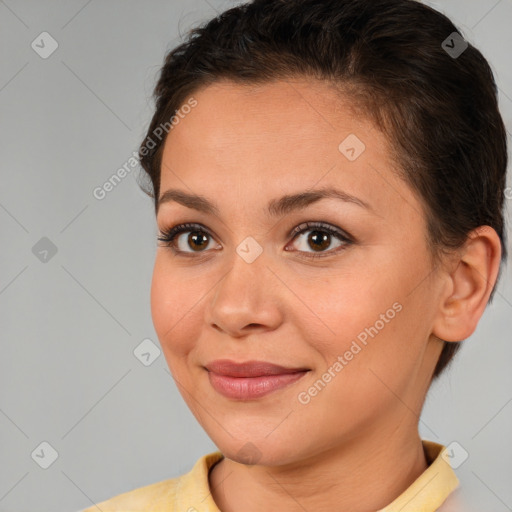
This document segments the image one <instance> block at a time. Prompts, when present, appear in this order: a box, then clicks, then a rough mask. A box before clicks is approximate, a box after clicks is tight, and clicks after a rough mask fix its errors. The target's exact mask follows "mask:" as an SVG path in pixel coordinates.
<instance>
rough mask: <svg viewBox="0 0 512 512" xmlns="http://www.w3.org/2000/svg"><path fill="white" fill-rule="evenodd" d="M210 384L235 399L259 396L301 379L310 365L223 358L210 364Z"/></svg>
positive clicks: (250, 398) (207, 367)
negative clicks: (236, 360) (296, 365)
mask: <svg viewBox="0 0 512 512" xmlns="http://www.w3.org/2000/svg"><path fill="white" fill-rule="evenodd" d="M206 369H207V370H208V378H209V380H210V384H211V386H212V387H213V389H215V391H217V392H218V393H220V394H221V395H223V396H225V397H227V398H230V399H234V400H255V399H258V398H261V397H263V396H265V395H268V394H269V393H272V392H274V391H277V390H279V389H282V388H285V387H287V386H289V385H291V384H293V383H294V382H296V381H298V380H299V379H301V378H302V377H303V376H304V375H306V373H307V372H308V371H309V368H289V367H284V366H280V365H276V364H272V363H268V362H266V361H246V362H244V363H235V362H234V361H230V360H228V359H219V360H217V361H213V362H212V363H209V364H208V365H206Z"/></svg>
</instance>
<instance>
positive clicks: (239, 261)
mask: <svg viewBox="0 0 512 512" xmlns="http://www.w3.org/2000/svg"><path fill="white" fill-rule="evenodd" d="M248 261H250V259H248V260H245V259H244V258H243V257H241V256H239V254H237V253H235V254H234V255H233V259H232V266H231V268H230V269H229V270H228V271H227V272H226V273H225V274H224V276H223V277H222V278H221V279H220V281H219V282H218V283H217V284H216V285H215V286H214V289H213V291H212V293H211V294H209V295H207V297H206V300H207V306H206V309H205V315H206V318H205V320H206V322H207V324H208V325H210V326H212V327H213V328H215V329H217V330H220V331H222V332H224V333H226V334H228V335H230V336H232V337H242V336H244V335H247V334H249V333H253V332H254V331H255V330H260V331H266V330H274V329H276V328H277V327H278V326H279V325H280V323H281V322H282V318H283V312H282V306H283V304H284V300H285V297H284V291H283V284H282V283H281V281H280V280H279V279H278V278H277V277H276V275H275V274H276V272H275V270H273V269H272V270H271V269H270V268H269V266H268V263H269V261H268V258H266V257H265V255H264V253H262V254H260V255H259V256H258V257H257V258H256V259H255V260H254V261H252V262H250V263H249V262H248ZM230 263H231V261H230Z"/></svg>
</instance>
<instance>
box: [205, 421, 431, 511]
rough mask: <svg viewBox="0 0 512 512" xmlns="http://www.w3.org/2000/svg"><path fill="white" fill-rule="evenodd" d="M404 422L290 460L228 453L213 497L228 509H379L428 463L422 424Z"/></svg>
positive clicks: (213, 475)
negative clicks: (242, 460)
mask: <svg viewBox="0 0 512 512" xmlns="http://www.w3.org/2000/svg"><path fill="white" fill-rule="evenodd" d="M403 425H404V423H403V422H402V423H400V424H399V426H398V427H396V425H395V426H394V427H393V428H388V429H386V430H387V431H383V430H382V429H376V428H373V429H372V431H371V432H365V433H364V434H360V435H359V436H358V438H357V439H351V440H350V442H349V443H346V445H345V446H342V447H329V448H328V449H326V450H324V451H322V452H320V453H317V454H315V455H313V456H311V457H309V458H308V459H306V460H304V459H302V460H300V461H297V462H296V463H294V464H291V465H287V466H259V465H257V466H245V465H243V464H239V463H237V462H235V461H233V460H231V459H227V458H223V459H222V460H221V461H219V462H218V463H217V464H216V465H215V466H214V467H213V468H212V469H211V471H210V475H209V479H210V489H211V492H212V496H213V499H214V501H215V502H216V504H217V506H218V507H219V509H220V510H222V512H237V511H240V510H244V512H257V511H261V510H283V511H289V512H295V511H297V512H299V511H300V512H304V510H315V511H318V512H323V511H326V512H327V511H332V510H337V511H339V512H369V511H375V510H379V509H381V508H384V507H385V506H386V505H388V504H389V503H391V502H392V501H393V500H394V499H395V498H396V497H397V496H399V495H400V494H401V493H402V492H404V491H405V490H406V489H407V488H408V487H409V486H410V485H411V484H412V483H413V482H414V480H416V479H417V478H418V477H419V476H420V475H421V473H423V472H424V471H425V469H426V468H427V467H428V464H427V461H426V459H425V454H424V451H423V446H422V443H421V439H420V437H419V434H418V430H417V425H410V426H409V428H408V433H407V435H405V433H404V428H403ZM412 427H413V428H412ZM383 440H384V441H383Z"/></svg>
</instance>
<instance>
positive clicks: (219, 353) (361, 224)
mask: <svg viewBox="0 0 512 512" xmlns="http://www.w3.org/2000/svg"><path fill="white" fill-rule="evenodd" d="M194 98H195V99H196V101H197V105H196V106H195V107H193V108H191V109H187V111H188V110H191V111H190V112H189V113H188V114H187V115H186V116H184V118H183V119H181V120H180V122H179V123H178V124H176V125H175V126H174V128H173V129H172V130H171V131H170V132H169V135H168V136H167V140H166V143H165V147H164V153H163V159H162V175H161V190H160V197H162V196H163V194H165V193H166V192H167V191H169V190H170V189H174V190H178V191H180V192H182V193H183V194H193V195H198V196H201V198H202V201H201V202H198V201H196V202H195V203H194V204H195V207H193V206H194V205H193V204H192V202H188V203H187V204H188V206H185V204H183V203H185V201H182V200H168V201H164V202H162V203H161V204H160V206H159V210H158V214H157V223H158V228H159V231H161V232H166V231H168V230H169V229H170V228H172V227H174V226H176V225H178V224H182V223H193V224H194V226H192V227H190V226H188V227H187V228H185V231H183V232H182V233H180V234H178V235H177V236H176V238H175V239H174V242H173V243H174V245H173V246H174V249H175V250H177V251H182V252H174V251H173V249H172V248H171V247H170V246H165V243H164V242H162V241H160V242H159V247H158V249H157V254H156V261H155V267H154V274H153V281H152V289H151V308H152V317H153V322H154V326H155V329H156V332H157V334H158V337H159V339H160V343H161V345H162V348H163V351H164V354H165V357H166V360H167V363H168V365H169V368H170V370H171V372H172V374H173V376H174V378H175V380H176V383H177V385H178V387H179V389H180V392H181V393H182V396H183V398H184V399H185V401H186V402H187V404H188V406H189V407H190V409H191V411H192V412H193V414H194V415H195V417H196V418H197V420H198V421H199V422H200V424H201V425H202V426H203V428H204V429H205V430H206V432H207V433H208V435H209V436H210V437H211V438H212V440H213V441H214V443H215V444H216V445H217V446H218V447H219V449H220V450H221V451H222V452H223V453H224V454H225V455H226V456H227V457H228V458H231V459H234V460H237V461H240V462H244V461H248V460H249V459H251V460H252V461H253V462H258V463H259V464H268V465H277V464H286V463H293V462H296V461H299V460H304V459H305V458H306V457H313V456H315V455H318V454H321V453H322V452H325V451H326V450H333V449H343V448H344V447H345V448H346V447H347V446H349V445H351V444H353V443H355V442H356V441H357V440H362V439H365V440H366V441H367V443H370V444H371V441H370V440H373V441H374V442H375V446H376V445H377V444H378V442H382V440H383V439H386V436H387V435H391V433H392V432H393V433H394V432H396V431H397V429H398V430H400V429H402V431H403V433H405V432H406V431H407V430H409V431H412V430H414V431H417V423H418V414H419V411H420V409H421V404H422V403H423V400H424V395H425V393H426V390H427V389H428V385H429V382H430V375H431V372H432V370H433V368H434V365H435V363H436V361H437V358H438V356H439V354H440V350H441V348H442V346H441V343H440V341H439V340H436V339H435V337H434V336H432V335H431V333H432V330H433V324H434V320H435V316H436V312H437V311H436V308H437V307H438V303H439V298H440V296H441V281H440V279H439V277H438V273H437V272H436V271H433V269H432V267H431V263H430V259H429V252H428V246H427V242H426V224H425V217H424V214H423V211H422V208H421V206H420V203H419V202H418V200H417V199H416V197H415V195H414V194H413V192H412V191H411V189H410V188H409V187H408V186H407V185H406V184H405V183H404V182H403V181H401V180H400V179H399V178H398V177H396V176H395V174H394V173H393V172H392V165H393V164H392V162H391V159H390V156H389V155H390V154H389V148H388V142H387V140H386V138H385V137H384V135H383V134H382V133H381V132H379V131H378V130H376V129H375V128H374V127H373V126H372V124H371V123H370V122H369V121H367V120H366V119H363V118H361V117H360V116H356V115H355V114H354V113H352V112H351V110H350V109H349V108H347V104H346V103H344V100H343V98H341V99H340V96H339V93H338V94H337V93H335V92H334V91H333V90H332V89H330V88H328V87H327V86H326V85H325V84H322V83H320V82H312V81H306V80H301V81H295V82H287V81H278V82H274V83H272V84H266V85H263V86H258V87H252V86H251V87H249V86H241V85H235V84H233V83H229V82H223V83H216V84H214V85H212V86H209V87H207V88H204V89H202V90H201V91H200V92H198V93H197V94H195V95H194ZM363 144H364V146H363ZM324 189H336V190H337V191H339V194H338V195H335V194H334V193H331V194H326V195H325V197H323V198H318V197H319V196H318V197H317V200H307V198H302V199H300V198H299V199H296V200H295V201H294V200H284V201H283V200H282V198H283V197H285V196H292V195H296V194H302V193H308V194H309V193H312V192H315V191H319V190H324ZM343 194H345V195H346V196H345V197H344V196H343ZM175 197H177V196H175ZM177 199H179V198H177ZM206 201H207V202H208V203H211V205H213V208H214V209H213V208H212V209H211V210H212V211H209V212H208V211H206V209H205V208H201V206H205V204H206ZM269 205H270V208H269ZM196 208H197V209H196ZM306 222H314V223H315V225H313V227H307V226H304V223H306ZM196 224H199V225H200V226H196ZM301 224H302V225H303V226H302V227H300V225H301ZM298 226H299V227H300V228H299V229H300V230H301V231H300V233H298V234H293V233H292V232H293V230H294V228H296V227H298ZM326 228H327V229H330V230H333V232H334V234H331V233H330V232H329V231H326V230H325V229H326ZM186 229H188V231H187V230H186ZM337 232H339V233H340V238H338V236H337V235H336V233H337ZM314 256H316V257H315V258H314ZM218 360H231V361H232V362H234V363H242V362H247V361H260V362H266V363H271V364H274V365H279V366H281V367H284V368H286V369H288V370H289V371H292V370H303V371H302V372H296V373H294V374H290V373H288V374H287V375H283V374H282V373H283V371H282V370H275V371H276V372H277V374H281V375H277V376H276V375H274V376H268V373H269V370H268V368H267V369H266V370H265V368H264V367H261V366H258V365H256V366H253V367H252V368H253V370H254V371H255V373H253V374H251V375H252V377H251V376H248V375H249V374H248V373H247V371H246V370H247V369H245V370H243V369H242V370H243V371H242V373H240V374H237V375H245V377H234V376H233V372H231V373H230V372H229V371H227V370H226V369H225V368H224V370H223V369H222V368H221V366H222V365H220V366H219V367H218V368H216V370H217V371H216V372H215V371H212V372H211V371H209V369H208V368H210V370H211V369H212V368H213V366H212V363H213V362H214V361H218ZM231 370H232V369H231ZM257 370H259V372H258V371H257ZM244 371H245V373H244ZM220 374H223V375H224V376H221V375H220ZM262 374H267V377H264V376H261V375H262ZM226 375H228V376H226ZM229 375H231V376H229ZM255 375H260V376H259V377H256V376H255ZM411 429H412V430H411ZM248 443H249V444H248Z"/></svg>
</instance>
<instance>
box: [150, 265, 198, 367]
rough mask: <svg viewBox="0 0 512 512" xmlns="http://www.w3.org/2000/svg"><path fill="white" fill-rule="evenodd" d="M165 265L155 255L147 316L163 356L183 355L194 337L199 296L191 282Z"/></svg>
mask: <svg viewBox="0 0 512 512" xmlns="http://www.w3.org/2000/svg"><path fill="white" fill-rule="evenodd" d="M167 267H168V266H167V265H166V264H165V262H164V261H163V257H161V256H157V258H156V261H155V266H154V269H153V278H152V281H151V316H152V320H153V325H154V327H155V331H156V333H157V335H158V339H159V340H160V344H161V346H162V349H163V350H164V354H165V356H166V358H168V357H169V356H170V355H172V356H173V357H179V356H183V355H185V354H186V353H188V352H189V351H190V350H191V348H192V347H193V341H194V340H197V339H198V337H199V329H200V326H201V322H200V321H199V317H198V315H199V311H200V297H201V295H202V293H201V291H200V290H198V289H197V287H196V286H194V283H192V282H190V283H188V282H183V281H182V280H180V279H179V275H178V272H176V270H170V269H169V268H167ZM194 326H195V327H194ZM194 329H196V330H194ZM168 361H169V359H168Z"/></svg>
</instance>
